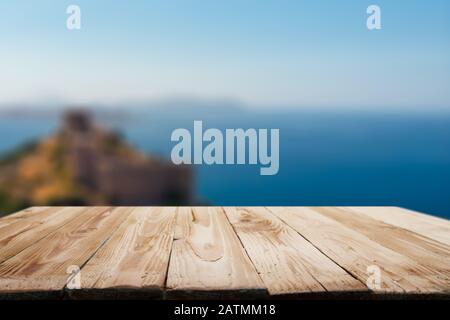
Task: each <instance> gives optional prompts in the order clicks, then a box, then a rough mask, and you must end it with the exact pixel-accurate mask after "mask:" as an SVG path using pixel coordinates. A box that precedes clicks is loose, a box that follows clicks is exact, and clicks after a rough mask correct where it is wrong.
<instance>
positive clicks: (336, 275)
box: [225, 207, 366, 295]
mask: <svg viewBox="0 0 450 320" xmlns="http://www.w3.org/2000/svg"><path fill="white" fill-rule="evenodd" d="M225 212H226V214H227V216H228V218H229V220H230V222H231V224H232V225H233V227H234V229H235V230H236V233H237V235H238V236H239V238H240V239H241V241H242V243H243V245H244V247H245V249H246V250H247V252H248V254H249V256H250V258H251V260H252V262H253V263H254V265H255V266H256V269H257V270H258V272H259V273H260V275H261V277H262V279H263V281H264V283H265V285H266V286H267V288H268V290H269V293H270V294H272V295H279V294H299V293H300V294H302V293H311V292H319V293H320V292H324V291H348V292H350V291H361V290H366V287H365V286H364V285H363V284H362V283H361V282H360V281H358V280H356V279H355V278H353V277H352V276H351V275H349V274H348V273H347V272H346V271H345V270H343V269H342V268H341V267H339V266H338V265H337V264H335V263H334V262H333V261H331V260H330V259H328V258H327V257H326V256H324V255H323V254H322V253H321V252H320V251H319V250H317V249H316V248H315V247H314V246H312V245H311V244H310V243H309V242H308V241H306V240H305V239H304V238H303V237H301V236H300V235H299V234H298V233H297V232H295V231H294V230H292V229H291V228H290V227H288V226H286V225H285V224H284V223H283V222H281V221H280V220H279V219H278V218H276V217H274V216H273V215H272V214H271V213H269V212H268V211H267V210H266V209H265V208H258V207H252V208H234V207H227V208H225Z"/></svg>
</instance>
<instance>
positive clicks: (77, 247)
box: [0, 207, 131, 294]
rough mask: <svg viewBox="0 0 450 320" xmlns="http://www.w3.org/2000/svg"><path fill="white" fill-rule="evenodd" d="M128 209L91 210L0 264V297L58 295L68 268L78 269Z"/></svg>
mask: <svg viewBox="0 0 450 320" xmlns="http://www.w3.org/2000/svg"><path fill="white" fill-rule="evenodd" d="M130 211H131V209H130V208H117V209H111V208H107V207H93V208H91V209H89V210H87V211H85V212H83V213H82V214H80V215H78V216H77V217H76V218H75V219H73V220H72V221H70V222H69V223H67V224H66V225H64V227H63V228H61V229H59V230H58V232H55V233H52V234H50V235H48V236H47V237H45V239H43V240H41V241H39V242H38V243H36V244H35V245H33V246H30V247H28V248H27V249H25V250H23V251H22V252H21V253H19V254H17V255H16V256H14V257H12V258H11V259H9V260H7V261H5V262H3V263H2V264H0V293H2V294H7V293H15V292H24V291H26V292H48V291H60V290H62V289H63V288H64V286H65V284H66V282H67V280H68V279H69V277H70V273H68V270H69V269H68V268H69V267H71V266H78V267H82V266H83V265H84V264H85V263H86V262H87V261H88V260H89V258H90V257H91V256H92V255H93V254H94V253H95V251H96V250H98V248H99V247H100V246H101V245H102V244H103V243H104V241H105V240H107V239H108V237H109V236H110V235H111V234H112V233H113V232H114V230H115V229H117V228H118V227H119V225H120V224H121V223H122V222H123V220H124V219H126V218H127V216H128V214H129V213H130Z"/></svg>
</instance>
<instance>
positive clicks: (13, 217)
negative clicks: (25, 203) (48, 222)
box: [0, 207, 58, 228]
mask: <svg viewBox="0 0 450 320" xmlns="http://www.w3.org/2000/svg"><path fill="white" fill-rule="evenodd" d="M49 209H52V210H58V208H51V207H30V208H26V209H23V210H21V211H19V212H16V213H12V214H9V215H6V216H3V217H1V218H0V228H1V227H3V226H5V225H8V224H10V223H11V222H15V221H18V220H21V219H28V218H30V217H32V216H33V215H34V214H35V213H38V212H41V211H47V210H49Z"/></svg>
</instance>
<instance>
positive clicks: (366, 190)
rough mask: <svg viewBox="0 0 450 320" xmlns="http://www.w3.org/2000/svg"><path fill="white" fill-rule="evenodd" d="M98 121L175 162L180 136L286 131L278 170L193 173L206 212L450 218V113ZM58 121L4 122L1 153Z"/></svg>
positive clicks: (204, 112)
mask: <svg viewBox="0 0 450 320" xmlns="http://www.w3.org/2000/svg"><path fill="white" fill-rule="evenodd" d="M102 114H105V112H99V113H98V115H97V118H98V121H100V122H102V123H103V125H105V126H109V127H110V128H111V129H113V130H115V131H117V132H120V133H121V134H122V135H123V136H124V137H125V138H126V139H127V141H128V142H129V143H130V144H131V145H133V146H135V147H136V148H138V149H140V150H141V151H143V152H145V153H148V154H150V155H152V156H155V157H161V158H165V159H168V160H169V159H170V153H171V150H172V147H173V146H174V144H175V143H174V142H171V141H170V136H171V133H172V131H173V130H174V129H177V128H186V129H188V130H190V131H192V130H193V121H194V120H202V121H203V126H204V128H205V129H207V128H218V129H226V128H243V129H248V128H254V129H273V128H276V129H279V130H280V168H279V172H278V174H277V175H274V176H261V175H260V174H259V173H260V172H259V169H260V166H259V165H196V166H194V172H195V190H196V194H197V197H198V200H199V201H201V203H205V204H210V205H237V206H241V205H248V206H252V205H258V206H260V205H275V206H278V205H293V206H294V205H295V206H400V207H405V208H408V209H412V210H416V211H421V212H426V213H429V214H433V215H436V216H439V217H443V218H447V219H450V114H447V113H440V114H436V113H434V114H427V113H425V112H423V113H414V114H408V115H406V114H404V113H395V112H371V113H369V112H360V113H358V112H347V113H345V112H340V113H338V112H314V111H302V112H300V111H273V110H272V111H260V110H257V111H255V110H241V109H233V108H231V109H230V110H220V111H217V110H216V111H215V110H211V109H208V108H203V109H202V108H200V109H198V110H197V109H196V110H195V112H189V111H180V110H179V109H176V108H175V109H174V108H168V109H164V108H160V109H157V110H154V109H148V110H146V109H143V110H134V109H132V108H130V111H127V113H121V114H120V115H115V116H102ZM58 125H59V116H56V115H55V116H52V115H46V114H45V113H43V114H42V115H39V114H38V115H36V114H35V113H34V114H33V115H32V116H27V115H26V114H20V115H17V114H14V115H8V114H6V115H5V114H3V115H0V153H4V152H7V151H9V150H12V149H14V148H15V147H17V146H18V145H20V144H22V143H25V142H27V141H30V140H35V139H39V138H40V137H44V136H47V135H49V134H51V133H52V132H53V131H55V130H56V129H57V128H58Z"/></svg>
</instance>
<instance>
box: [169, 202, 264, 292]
mask: <svg viewBox="0 0 450 320" xmlns="http://www.w3.org/2000/svg"><path fill="white" fill-rule="evenodd" d="M167 290H168V292H167V293H168V296H169V297H171V298H174V297H187V298H195V297H201V296H207V297H209V298H211V297H221V298H222V297H233V296H237V295H238V296H240V297H242V296H246V297H258V296H261V295H264V294H265V293H266V290H265V287H264V285H263V283H262V281H261V279H260V277H259V276H258V274H257V272H256V270H255V268H254V266H253V265H252V263H251V261H250V259H249V258H248V256H247V255H246V253H245V250H244V249H243V248H242V246H241V243H240V242H239V239H238V238H237V236H236V234H235V233H234V231H233V229H232V227H231V226H230V224H229V222H228V220H227V218H226V217H225V215H224V213H223V211H222V210H221V209H220V208H213V207H203V208H179V211H178V215H177V224H176V229H175V237H174V242H173V246H172V254H171V258H170V263H169V272H168V277H167Z"/></svg>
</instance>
